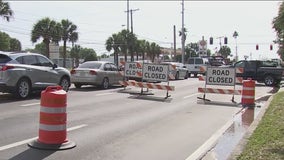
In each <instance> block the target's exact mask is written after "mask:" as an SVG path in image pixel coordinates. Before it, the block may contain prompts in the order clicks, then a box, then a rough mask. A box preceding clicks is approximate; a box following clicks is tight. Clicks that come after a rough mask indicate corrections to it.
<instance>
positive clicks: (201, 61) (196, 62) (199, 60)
mask: <svg viewBox="0 0 284 160" xmlns="http://www.w3.org/2000/svg"><path fill="white" fill-rule="evenodd" d="M195 64H203V59H195Z"/></svg>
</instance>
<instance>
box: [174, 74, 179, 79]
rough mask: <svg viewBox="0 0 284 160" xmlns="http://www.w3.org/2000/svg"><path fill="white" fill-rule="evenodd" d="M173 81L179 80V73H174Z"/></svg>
mask: <svg viewBox="0 0 284 160" xmlns="http://www.w3.org/2000/svg"><path fill="white" fill-rule="evenodd" d="M175 79H176V80H178V79H179V72H177V73H176V76H175Z"/></svg>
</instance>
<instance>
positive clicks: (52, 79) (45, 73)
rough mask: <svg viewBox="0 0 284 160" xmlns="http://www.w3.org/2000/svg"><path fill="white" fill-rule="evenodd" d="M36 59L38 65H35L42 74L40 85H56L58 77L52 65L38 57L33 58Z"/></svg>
mask: <svg viewBox="0 0 284 160" xmlns="http://www.w3.org/2000/svg"><path fill="white" fill-rule="evenodd" d="M35 57H36V58H37V61H38V63H37V64H36V65H37V67H38V69H39V70H40V71H41V72H42V75H41V76H42V81H41V83H42V84H43V85H45V86H49V85H57V84H59V81H60V75H59V74H58V72H57V71H56V70H55V69H54V67H53V63H52V62H51V61H50V60H49V59H47V58H45V57H43V56H40V55H36V56H35Z"/></svg>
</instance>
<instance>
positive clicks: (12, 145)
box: [0, 124, 87, 151]
mask: <svg viewBox="0 0 284 160" xmlns="http://www.w3.org/2000/svg"><path fill="white" fill-rule="evenodd" d="M86 126H87V124H82V125H78V126H75V127H71V128H68V129H67V131H73V130H76V129H80V128H83V127H86ZM37 138H38V137H33V138H30V139H26V140H23V141H19V142H15V143H11V144H8V145H5V146H1V147H0V151H3V150H6V149H10V148H13V147H17V146H20V145H23V144H26V143H28V142H30V141H33V140H36V139H37Z"/></svg>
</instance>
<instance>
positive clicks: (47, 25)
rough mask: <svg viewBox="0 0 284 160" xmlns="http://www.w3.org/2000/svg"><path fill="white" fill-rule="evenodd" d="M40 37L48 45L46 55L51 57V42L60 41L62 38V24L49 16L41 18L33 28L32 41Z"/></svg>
mask: <svg viewBox="0 0 284 160" xmlns="http://www.w3.org/2000/svg"><path fill="white" fill-rule="evenodd" d="M40 38H42V39H43V43H44V44H45V47H46V56H47V57H48V58H49V44H50V42H55V43H57V44H58V42H59V41H60V40H61V24H60V23H57V22H56V21H54V20H50V19H49V18H44V19H42V20H39V21H38V22H37V23H36V24H35V25H34V26H33V29H32V34H31V41H32V42H33V43H35V42H37V41H38V40H39V39H40Z"/></svg>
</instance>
